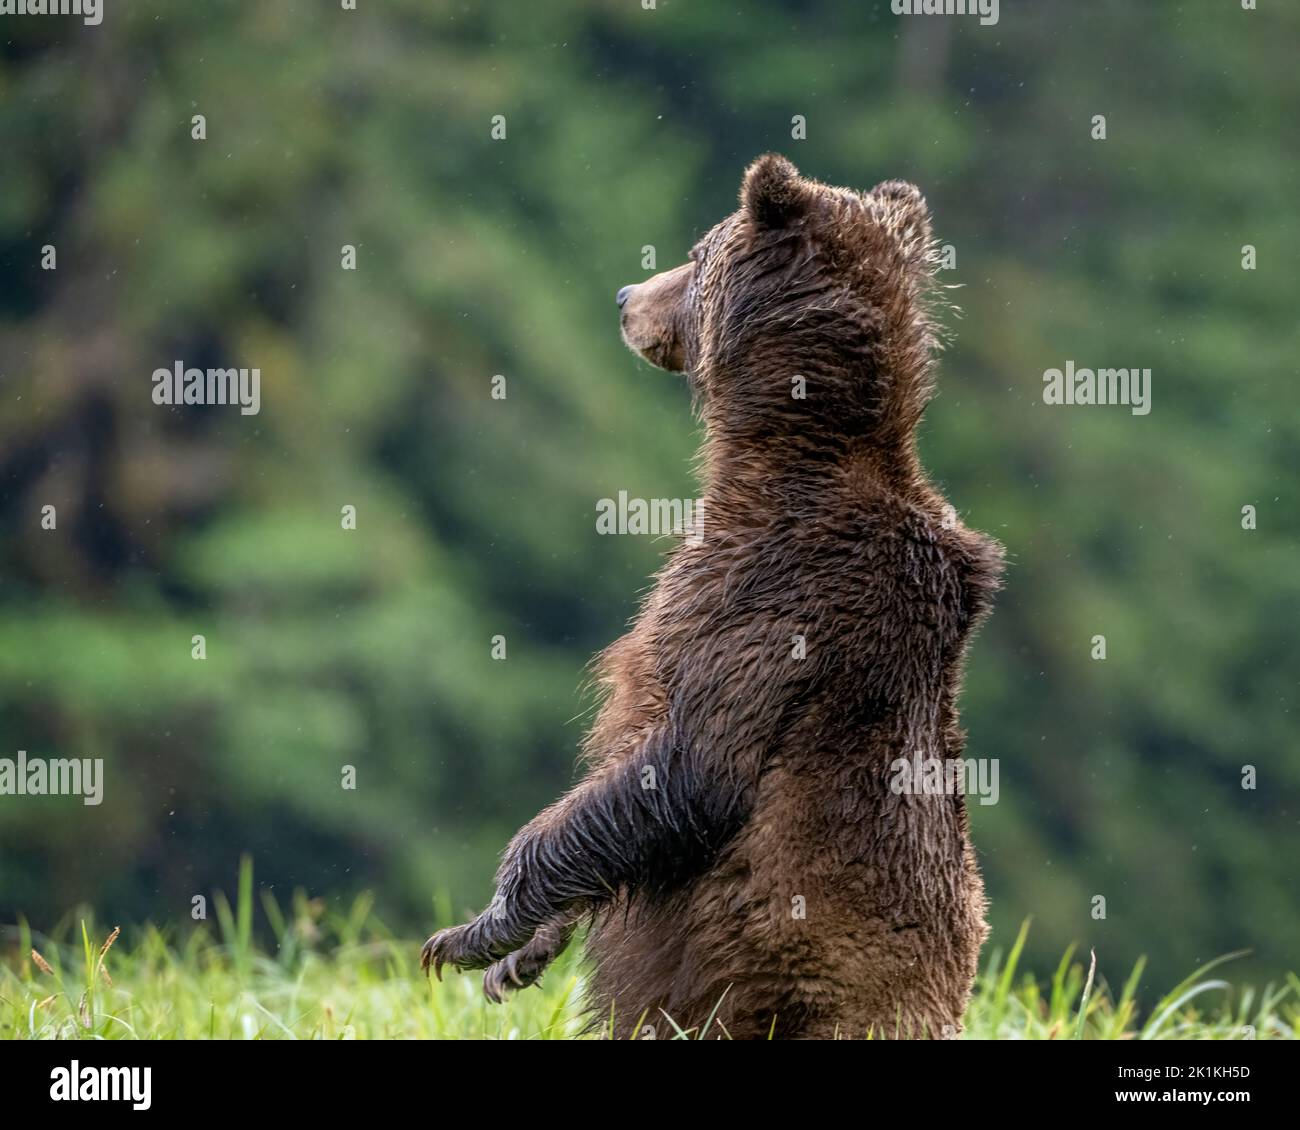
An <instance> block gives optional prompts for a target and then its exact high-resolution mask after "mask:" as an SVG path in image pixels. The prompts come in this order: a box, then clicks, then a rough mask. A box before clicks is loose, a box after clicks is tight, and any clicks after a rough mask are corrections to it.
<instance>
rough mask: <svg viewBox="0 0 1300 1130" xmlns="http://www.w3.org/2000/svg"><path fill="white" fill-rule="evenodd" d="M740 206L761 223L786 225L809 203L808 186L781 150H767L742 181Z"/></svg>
mask: <svg viewBox="0 0 1300 1130" xmlns="http://www.w3.org/2000/svg"><path fill="white" fill-rule="evenodd" d="M740 206H741V208H743V209H744V210H745V214H746V215H748V216H749V218H750V219H751V220H753V221H754V223H755V224H757V225H758V226H759V227H762V228H783V227H785V226H787V225H788V224H789V223H790V222H791V221H793V220H795V219H797V218H798V217H799V216H801V215H802V214H803V213H804V212H805V211H806V210H807V207H808V186H807V185H806V184H805V183H804V182H803V181H802V180H801V179H800V177H799V170H798V169H796V168H795V167H794V166H793V165H792V164H791V163H790V162H789V161H787V160H786V159H785V158H784V157H782V156H781V155H780V154H779V153H764V154H763V156H761V157H760V158H758V160H757V161H755V162H754V163H753V164H752V165H750V166H749V168H748V169H746V170H745V179H744V180H743V181H742V182H741V185H740Z"/></svg>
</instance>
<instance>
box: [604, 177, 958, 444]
mask: <svg viewBox="0 0 1300 1130" xmlns="http://www.w3.org/2000/svg"><path fill="white" fill-rule="evenodd" d="M935 267H936V254H935V250H934V244H933V237H932V234H931V227H930V216H929V210H928V208H927V207H926V203H925V200H924V198H923V197H922V195H921V193H920V192H919V191H918V190H917V189H916V188H915V187H913V186H912V185H910V184H906V183H904V182H902V181H887V182H885V183H883V184H879V185H877V186H876V187H875V188H873V189H871V191H870V192H855V191H852V190H850V189H844V188H833V187H831V186H829V185H824V184H820V183H818V182H817V181H813V180H809V179H807V178H804V177H802V176H800V175H799V172H798V170H797V169H796V168H795V167H794V166H793V165H792V164H791V163H790V162H789V161H787V160H786V159H785V158H784V157H780V156H777V155H775V154H767V155H766V156H763V157H760V158H759V159H758V160H756V161H755V162H754V163H753V164H752V165H750V167H749V168H748V169H747V170H746V172H745V176H744V180H743V182H742V184H741V189H740V208H739V209H738V210H737V211H736V212H734V213H733V214H732V215H730V216H728V217H727V218H726V219H724V220H723V221H722V222H721V223H719V224H718V225H717V226H716V227H714V228H713V229H712V230H711V231H710V232H709V233H708V234H707V235H705V236H704V237H703V238H702V239H701V240H700V241H699V242H698V243H697V244H696V245H695V247H694V248H693V249H692V251H691V254H690V259H689V261H688V262H686V263H684V264H682V265H681V266H680V267H676V268H674V269H672V270H670V271H664V272H663V273H661V274H658V275H655V276H653V277H652V278H650V279H647V280H646V281H645V282H642V283H637V284H636V285H633V286H627V287H624V288H623V289H622V290H620V291H619V293H618V302H619V307H620V320H621V328H622V333H623V340H624V341H625V342H626V343H627V344H628V346H629V347H631V348H632V349H633V350H634V351H635V352H637V353H639V354H640V355H641V356H642V357H644V358H645V359H646V360H648V361H650V362H651V363H652V364H654V365H657V366H659V367H660V368H664V369H668V370H671V371H674V372H685V373H687V374H688V375H689V377H690V378H691V381H692V384H693V386H694V388H695V390H696V392H697V393H698V395H699V396H700V398H701V403H702V412H703V415H704V417H705V420H706V422H707V423H708V425H709V427H710V429H711V431H712V432H713V434H714V435H715V436H716V435H718V434H731V435H733V436H737V437H738V438H747V439H754V438H772V437H779V436H780V435H782V434H786V435H790V436H794V435H797V434H799V435H804V436H807V435H809V434H810V433H817V434H822V435H831V436H840V437H843V438H844V441H845V442H849V441H850V440H852V439H855V438H863V437H865V438H869V439H871V440H873V441H876V442H879V441H882V440H884V439H887V438H888V437H890V436H897V437H899V438H901V437H903V436H905V435H910V433H911V431H912V430H913V428H914V427H915V425H916V423H917V421H918V420H919V418H920V415H921V412H922V410H923V408H924V406H925V402H926V400H927V399H928V396H929V389H930V384H929V372H930V364H931V354H932V353H933V352H934V348H935V345H936V338H935V333H934V331H933V329H932V324H931V321H930V318H929V316H928V311H929V309H930V307H931V305H932V299H933V297H934V295H935V292H936V289H937V288H936V287H935V285H934V270H935Z"/></svg>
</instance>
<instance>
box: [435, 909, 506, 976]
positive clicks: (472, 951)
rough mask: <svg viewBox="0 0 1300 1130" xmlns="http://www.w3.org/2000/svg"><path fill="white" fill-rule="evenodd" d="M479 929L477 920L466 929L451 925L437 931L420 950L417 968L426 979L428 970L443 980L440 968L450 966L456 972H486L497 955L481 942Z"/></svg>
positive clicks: (481, 936)
mask: <svg viewBox="0 0 1300 1130" xmlns="http://www.w3.org/2000/svg"><path fill="white" fill-rule="evenodd" d="M477 927H478V920H477V919H476V920H475V921H474V922H471V923H469V924H468V925H465V926H452V927H450V928H449V929H446V930H439V931H438V932H437V933H436V934H434V935H433V937H431V938H430V939H429V940H428V941H427V942H425V943H424V946H423V948H422V949H421V950H420V968H421V969H422V970H424V973H425V976H428V973H429V970H430V969H432V970H433V975H434V976H435V977H436V978H437V979H438V980H439V981H441V980H442V967H443V966H444V965H451V966H454V967H455V968H457V969H485V968H486V967H487V966H489V965H491V964H492V963H493V962H494V961H495V960H496V959H497V957H498V956H499V955H498V954H495V953H493V952H492V948H491V946H490V945H489V944H488V943H487V942H486V941H485V940H484V938H483V932H482V931H481V930H479V929H477Z"/></svg>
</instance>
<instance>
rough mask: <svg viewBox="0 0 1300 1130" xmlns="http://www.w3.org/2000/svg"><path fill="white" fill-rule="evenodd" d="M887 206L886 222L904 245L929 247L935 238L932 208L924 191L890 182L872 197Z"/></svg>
mask: <svg viewBox="0 0 1300 1130" xmlns="http://www.w3.org/2000/svg"><path fill="white" fill-rule="evenodd" d="M867 195H868V196H873V197H875V198H876V199H877V200H878V201H880V203H881V204H883V205H884V213H885V222H886V224H887V225H888V227H889V228H890V230H891V231H893V232H894V234H895V235H896V236H898V237H899V238H900V239H901V240H902V241H903V242H904V243H906V244H909V245H913V246H918V247H925V246H927V245H928V244H929V242H930V240H931V239H932V238H933V236H934V233H933V229H932V228H931V225H930V206H929V205H928V204H927V203H926V202H925V197H924V196H922V195H921V190H920V189H919V188H917V187H916V185H914V184H908V183H907V181H905V180H887V181H883V182H882V183H880V184H878V185H876V187H875V188H873V189H872V190H871V191H870V192H869V193H868V194H867Z"/></svg>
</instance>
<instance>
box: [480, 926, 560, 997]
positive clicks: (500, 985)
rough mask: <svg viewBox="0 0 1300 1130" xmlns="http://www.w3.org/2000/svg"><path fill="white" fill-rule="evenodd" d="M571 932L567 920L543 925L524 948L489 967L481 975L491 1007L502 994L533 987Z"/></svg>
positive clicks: (484, 991) (484, 993) (557, 955)
mask: <svg viewBox="0 0 1300 1130" xmlns="http://www.w3.org/2000/svg"><path fill="white" fill-rule="evenodd" d="M573 930H574V922H573V919H571V918H568V917H562V918H558V919H553V920H552V921H550V922H545V923H543V924H542V925H541V926H539V927H538V928H537V931H536V932H535V933H534V934H533V936H532V937H531V938H530V939H529V940H528V944H527V945H525V946H521V947H520V948H519V949H517V950H515V951H514V952H513V953H508V954H506V956H505V957H503V958H502V959H501V960H500V961H498V962H496V963H494V964H493V965H491V966H489V968H488V971H487V972H486V973H484V974H483V995H484V996H485V997H487V999H488V1000H490V1001H491V1002H492V1003H493V1004H500V1003H501V1002H502V1001H503V1000H505V997H506V993H511V992H514V991H515V990H517V989H526V988H527V987H528V986H529V985H535V984H537V982H538V980H539V979H540V978H541V976H542V974H543V973H544V972H545V971H546V967H547V966H548V965H550V964H551V962H553V961H554V960H555V959H556V958H557V957H559V956H560V954H562V953H563V952H564V947H565V946H567V945H568V944H569V939H570V938H572V937H573Z"/></svg>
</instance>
